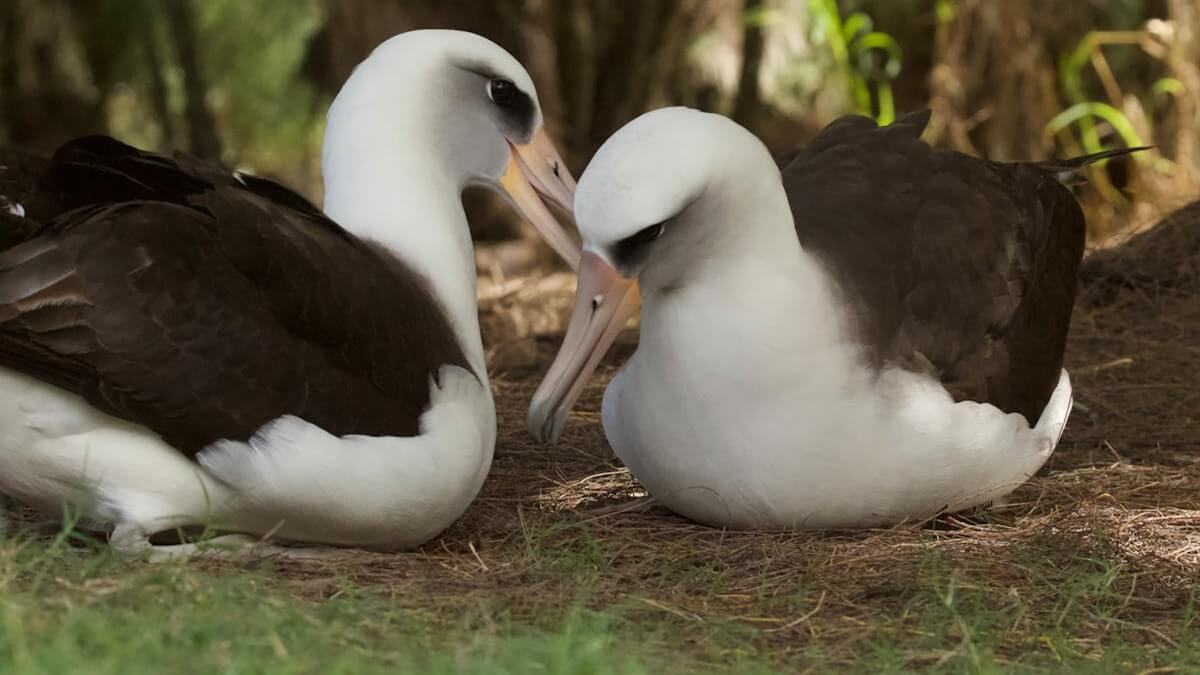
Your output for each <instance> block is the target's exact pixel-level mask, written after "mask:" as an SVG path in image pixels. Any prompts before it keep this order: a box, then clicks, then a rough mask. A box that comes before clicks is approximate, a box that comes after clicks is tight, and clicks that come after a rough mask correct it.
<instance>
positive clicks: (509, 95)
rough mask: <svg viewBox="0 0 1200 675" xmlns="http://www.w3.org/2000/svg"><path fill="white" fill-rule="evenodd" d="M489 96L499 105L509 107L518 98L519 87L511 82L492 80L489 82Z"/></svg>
mask: <svg viewBox="0 0 1200 675" xmlns="http://www.w3.org/2000/svg"><path fill="white" fill-rule="evenodd" d="M488 96H489V97H491V99H492V101H494V102H495V103H496V104H497V105H508V104H510V103H512V102H513V101H514V100H516V98H517V85H515V84H513V83H512V81H511V80H504V79H495V80H492V81H491V82H488Z"/></svg>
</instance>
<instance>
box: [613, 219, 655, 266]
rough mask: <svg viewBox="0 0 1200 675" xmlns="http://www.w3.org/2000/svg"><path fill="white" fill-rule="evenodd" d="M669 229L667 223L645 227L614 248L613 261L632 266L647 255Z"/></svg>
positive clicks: (619, 242)
mask: <svg viewBox="0 0 1200 675" xmlns="http://www.w3.org/2000/svg"><path fill="white" fill-rule="evenodd" d="M666 229H667V223H666V221H663V222H661V223H655V224H653V225H651V226H649V227H643V228H642V229H640V230H638V231H637V232H635V233H634V234H632V235H630V236H628V237H625V238H624V239H622V240H621V241H618V242H617V243H616V245H614V246H613V259H614V260H615V261H616V262H617V263H618V264H619V265H621V266H632V265H633V264H634V263H637V262H640V260H641V259H642V258H643V257H644V256H645V255H646V252H647V250H648V249H649V246H650V244H651V243H653V242H654V241H656V240H658V238H659V237H661V236H662V235H663V232H665V231H666Z"/></svg>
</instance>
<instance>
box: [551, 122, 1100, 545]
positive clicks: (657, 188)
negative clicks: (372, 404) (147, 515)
mask: <svg viewBox="0 0 1200 675" xmlns="http://www.w3.org/2000/svg"><path fill="white" fill-rule="evenodd" d="M927 121H928V114H918V115H912V116H909V117H907V118H905V119H902V120H900V121H899V122H897V123H896V124H893V125H891V126H888V127H884V128H878V127H876V125H875V123H874V122H873V121H871V120H869V119H866V118H860V117H848V118H843V119H841V120H839V121H837V122H835V123H834V124H832V125H831V126H829V127H828V128H826V129H825V130H824V131H822V132H821V133H820V134H819V135H818V136H817V137H816V139H815V140H813V141H812V142H811V143H810V144H809V145H808V146H807V147H805V148H803V149H802V150H801V151H800V152H798V153H797V154H796V155H794V156H793V157H792V158H791V159H790V161H789V162H788V164H787V165H786V166H785V167H784V168H783V169H782V175H781V171H780V169H779V168H778V167H777V165H776V163H775V162H774V161H773V160H772V158H771V156H770V154H768V152H767V149H766V148H765V147H763V145H762V143H760V142H759V141H758V140H757V139H756V138H755V137H754V136H752V135H751V134H750V133H749V132H747V131H746V130H745V129H743V128H741V127H740V126H738V125H737V124H735V123H734V122H732V121H730V120H728V119H726V118H724V117H720V116H717V115H711V114H706V113H701V112H697V111H694V110H687V109H682V108H670V109H664V110H658V111H655V112H651V113H648V114H646V115H643V116H642V117H640V118H638V119H636V120H634V121H633V122H631V123H630V124H628V125H627V126H625V127H624V128H623V129H621V130H620V131H618V132H617V133H616V134H615V135H614V136H613V137H612V138H610V139H609V140H608V141H607V142H606V143H605V144H604V146H603V147H602V148H601V149H600V151H599V152H598V153H597V155H596V156H595V158H594V159H593V160H592V162H591V164H590V165H589V166H588V168H587V170H586V172H585V173H584V175H583V177H582V178H581V180H580V186H579V192H578V194H577V195H576V201H575V204H576V221H577V223H578V226H579V229H580V232H581V233H582V234H583V239H584V252H583V257H582V260H581V263H580V269H579V285H578V291H577V295H576V301H575V302H576V304H575V310H574V314H573V315H572V318H571V321H570V324H569V327H568V329H567V334H566V337H565V339H564V342H563V346H562V348H561V350H560V352H559V354H558V356H557V357H556V359H555V362H554V364H553V366H552V367H551V369H550V372H549V373H548V374H547V376H546V379H545V381H544V382H543V383H542V385H541V387H540V388H539V390H538V392H537V394H535V396H534V400H533V403H532V405H531V408H530V415H529V426H530V430H531V432H532V433H533V434H534V436H536V437H540V438H543V439H554V438H555V437H557V435H558V433H559V432H560V430H561V428H562V426H563V424H564V423H565V420H566V413H567V412H568V410H569V409H570V407H571V405H572V404H573V402H574V400H575V398H576V397H577V396H578V394H579V392H580V389H581V387H582V386H583V383H584V381H585V380H586V378H587V377H588V375H589V374H590V372H591V371H592V369H593V368H594V367H595V365H596V364H597V362H598V361H599V359H600V357H601V356H602V355H603V353H604V351H605V349H606V348H607V346H608V344H609V343H610V342H611V341H612V339H613V337H614V336H615V335H616V333H617V332H618V331H619V330H620V328H621V326H622V325H623V324H624V323H625V319H626V318H628V316H629V315H630V313H631V312H632V309H633V307H634V306H636V304H637V300H638V292H639V290H640V298H641V303H642V314H641V335H640V339H639V344H638V348H637V351H636V353H634V355H633V356H632V357H631V358H630V359H629V361H628V362H627V363H626V364H625V366H624V367H623V369H622V370H621V371H620V373H619V374H618V375H617V376H616V377H615V378H614V379H613V381H612V382H611V383H610V384H609V386H608V389H607V391H606V392H605V395H604V402H603V409H602V417H603V423H604V430H605V432H606V434H607V436H608V439H609V441H610V443H611V444H612V447H613V449H614V450H615V451H616V453H617V455H618V456H619V457H620V458H621V459H622V460H623V461H624V462H625V464H626V465H628V466H629V468H630V469H631V470H632V471H633V473H634V475H635V476H636V477H637V478H638V479H639V480H640V481H641V482H642V483H643V484H644V485H646V486H647V488H649V490H650V492H651V493H652V494H653V495H655V496H656V497H657V499H658V500H659V501H660V502H662V503H663V504H665V505H666V506H668V507H670V508H671V509H673V510H675V511H676V512H678V513H681V514H683V515H685V516H688V517H690V518H692V519H695V520H697V521H700V522H703V523H708V524H711V525H718V526H728V527H741V528H832V527H873V526H887V525H893V524H896V523H900V522H903V521H912V520H920V519H924V518H927V517H929V516H931V515H934V514H936V513H938V512H941V511H954V510H961V509H965V508H968V507H971V506H975V505H980V504H984V503H986V502H989V501H991V500H994V499H996V498H998V497H1001V496H1003V495H1006V494H1008V493H1009V492H1011V491H1012V490H1013V489H1014V488H1016V487H1017V486H1018V485H1020V484H1021V483H1022V482H1024V481H1025V480H1026V479H1027V478H1029V477H1030V476H1031V475H1033V473H1034V472H1036V471H1037V470H1038V469H1039V468H1040V467H1041V466H1042V464H1043V463H1044V462H1045V461H1046V459H1047V457H1049V455H1050V453H1051V451H1052V450H1053V449H1054V447H1055V445H1056V444H1057V442H1058V439H1059V436H1060V434H1061V433H1062V430H1063V427H1064V425H1065V423H1066V421H1067V416H1068V413H1069V412H1070V409H1071V385H1070V381H1069V379H1068V377H1067V374H1066V372H1065V371H1063V370H1062V361H1063V351H1064V348H1065V347H1064V346H1065V340H1066V335H1067V328H1068V325H1069V322H1070V317H1071V308H1072V303H1073V299H1074V295H1075V287H1076V272H1077V269H1078V267H1079V263H1080V259H1081V257H1082V254H1083V244H1084V219H1083V214H1082V213H1081V211H1080V209H1079V206H1078V204H1077V203H1076V201H1075V199H1074V197H1073V196H1072V194H1071V193H1070V191H1069V190H1068V189H1067V188H1066V187H1064V186H1063V185H1062V184H1061V183H1060V182H1059V181H1058V180H1057V178H1058V177H1059V174H1061V173H1062V172H1064V171H1070V170H1073V169H1075V168H1077V167H1079V166H1082V165H1083V164H1085V163H1086V162H1089V161H1092V160H1094V159H1097V158H1098V157H1095V156H1093V157H1086V158H1079V159H1078V160H1072V161H1068V162H1064V163H1059V164H1031V163H995V162H989V161H984V160H980V159H975V158H971V157H968V156H965V155H962V154H959V153H955V152H949V151H939V150H934V149H932V148H930V147H929V146H928V145H926V144H925V143H923V142H922V141H921V140H920V138H919V136H920V134H921V132H922V130H923V129H924V127H925V124H926V123H927ZM1106 154H1116V153H1106ZM635 280H636V285H635Z"/></svg>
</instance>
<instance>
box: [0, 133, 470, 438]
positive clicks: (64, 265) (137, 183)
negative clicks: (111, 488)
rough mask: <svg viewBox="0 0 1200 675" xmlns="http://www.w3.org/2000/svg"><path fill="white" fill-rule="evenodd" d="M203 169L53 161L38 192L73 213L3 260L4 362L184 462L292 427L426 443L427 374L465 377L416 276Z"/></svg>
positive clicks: (114, 160)
mask: <svg viewBox="0 0 1200 675" xmlns="http://www.w3.org/2000/svg"><path fill="white" fill-rule="evenodd" d="M114 144H115V145H114ZM185 159H186V158H185ZM189 161H192V162H195V160H189ZM197 165H198V166H201V167H202V168H197V166H187V165H186V163H185V162H181V161H179V160H172V159H169V158H165V157H161V156H157V155H150V154H148V153H141V152H138V151H136V150H134V149H132V148H129V147H128V146H123V145H122V144H117V143H116V142H115V141H112V140H111V139H103V140H97V139H96V138H91V139H84V141H83V142H81V143H77V144H75V145H74V146H71V145H68V146H66V147H64V148H63V149H61V150H60V151H59V152H58V153H57V154H56V156H55V158H54V159H53V160H52V161H51V162H50V163H49V165H48V166H46V167H44V172H43V173H42V174H41V175H40V176H38V180H39V181H40V184H41V185H42V186H43V187H42V189H44V190H47V191H51V190H52V191H55V192H56V193H57V194H58V197H57V198H58V199H60V201H61V203H62V204H63V205H64V208H66V209H67V210H62V211H61V212H59V213H57V214H53V215H52V217H51V218H50V219H49V220H48V221H47V222H43V223H39V224H38V227H37V228H36V229H35V231H34V232H32V234H29V235H27V236H23V237H22V238H21V241H20V243H18V244H16V245H12V246H10V247H8V248H7V249H6V250H3V251H0V365H3V366H4V367H8V368H13V369H15V370H19V371H22V372H25V373H28V374H31V375H33V376H35V377H38V378H41V379H43V380H46V381H48V382H52V383H54V384H56V385H58V386H61V387H64V388H66V389H69V390H71V391H74V392H76V393H78V394H80V395H81V396H83V397H84V398H86V399H87V400H88V401H89V402H91V403H92V404H93V405H95V406H96V407H98V408H100V409H102V410H104V411H106V412H108V413H111V414H114V415H116V416H118V417H121V418H124V419H127V420H130V421H133V422H136V423H139V424H143V425H145V426H147V427H149V428H151V429H153V430H155V431H156V432H158V433H159V434H161V435H162V436H163V437H164V438H165V439H166V440H167V441H168V442H169V443H171V444H172V445H174V446H175V447H178V448H179V449H180V450H181V451H183V452H185V453H187V454H188V455H189V456H191V455H194V454H195V453H196V452H197V451H198V450H200V449H202V448H203V447H205V446H207V445H209V444H210V443H212V442H214V441H216V440H219V439H236V440H245V439H247V438H249V437H250V436H251V435H253V433H254V432H256V431H257V430H258V429H259V427H261V426H262V425H263V424H265V423H267V422H269V421H271V420H273V419H275V418H277V417H279V416H280V415H284V414H292V415H297V416H300V417H303V418H304V419H306V420H308V421H310V422H312V423H315V424H317V425H319V426H321V427H322V428H324V429H325V430H327V431H329V432H330V433H333V434H337V435H344V434H367V435H414V434H416V433H418V428H417V420H418V417H419V415H420V413H421V412H422V411H423V410H424V408H425V407H426V406H427V405H428V397H429V382H430V377H431V376H434V375H435V374H436V372H437V370H438V368H440V367H441V366H442V365H443V364H447V363H453V364H457V365H460V366H463V367H467V366H466V359H465V357H464V356H463V353H462V350H461V347H460V346H459V344H458V341H457V338H456V336H455V335H454V332H453V329H452V328H451V326H450V324H449V322H448V320H447V319H446V317H445V315H444V313H443V312H442V310H441V308H440V306H439V304H438V303H437V302H436V300H434V298H433V297H432V295H431V294H430V292H429V291H428V289H427V288H426V286H425V284H424V283H423V280H422V279H421V278H420V277H419V276H417V275H416V274H415V273H413V272H412V271H411V270H409V269H408V268H407V267H406V266H404V265H403V264H402V263H400V262H399V261H398V260H396V259H394V258H393V257H391V256H389V255H387V254H386V253H384V252H382V251H381V250H379V249H377V248H376V247H374V246H372V245H369V244H367V243H364V242H362V241H360V240H357V239H355V238H354V237H352V236H351V235H349V234H348V233H346V232H345V231H344V230H342V229H341V228H340V227H338V226H337V225H336V224H334V223H332V222H331V221H329V220H328V219H326V218H324V217H323V216H322V215H321V214H320V212H319V211H318V210H317V209H316V208H315V207H313V206H312V205H311V204H309V203H308V202H307V201H305V200H304V199H303V198H301V197H299V195H296V194H295V193H293V192H291V191H290V190H287V189H286V188H283V187H282V186H279V185H276V184H274V183H270V182H269V181H263V180H262V179H254V180H246V179H245V178H236V177H234V176H233V175H232V174H230V173H229V172H225V171H224V170H221V169H219V167H217V165H205V164H202V163H197ZM19 220H25V221H30V220H32V219H29V218H27V219H13V218H9V219H7V220H5V221H0V227H6V224H8V223H9V222H10V221H19Z"/></svg>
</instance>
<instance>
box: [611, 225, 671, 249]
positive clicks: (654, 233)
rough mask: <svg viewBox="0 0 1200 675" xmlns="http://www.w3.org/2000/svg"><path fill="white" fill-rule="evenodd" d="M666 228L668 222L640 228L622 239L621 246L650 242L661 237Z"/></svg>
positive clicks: (641, 244)
mask: <svg viewBox="0 0 1200 675" xmlns="http://www.w3.org/2000/svg"><path fill="white" fill-rule="evenodd" d="M664 229H666V223H655V224H654V225H651V226H650V227H644V228H642V229H640V230H638V231H637V233H636V234H634V235H632V236H629V237H625V238H624V239H622V240H621V246H622V247H623V248H634V247H637V246H643V245H645V244H649V243H650V242H652V241H654V240H655V239H658V238H659V237H661V236H662V234H663V230H664Z"/></svg>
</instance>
